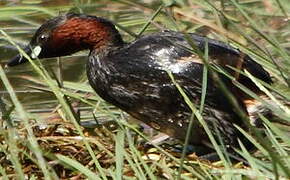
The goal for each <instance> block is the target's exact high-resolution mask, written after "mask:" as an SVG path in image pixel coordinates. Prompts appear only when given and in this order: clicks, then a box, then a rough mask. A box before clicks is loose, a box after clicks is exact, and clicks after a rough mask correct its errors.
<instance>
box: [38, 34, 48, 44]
mask: <svg viewBox="0 0 290 180" xmlns="http://www.w3.org/2000/svg"><path fill="white" fill-rule="evenodd" d="M47 39H48V35H46V34H42V35H40V37H39V41H40V42H44V41H46V40H47Z"/></svg>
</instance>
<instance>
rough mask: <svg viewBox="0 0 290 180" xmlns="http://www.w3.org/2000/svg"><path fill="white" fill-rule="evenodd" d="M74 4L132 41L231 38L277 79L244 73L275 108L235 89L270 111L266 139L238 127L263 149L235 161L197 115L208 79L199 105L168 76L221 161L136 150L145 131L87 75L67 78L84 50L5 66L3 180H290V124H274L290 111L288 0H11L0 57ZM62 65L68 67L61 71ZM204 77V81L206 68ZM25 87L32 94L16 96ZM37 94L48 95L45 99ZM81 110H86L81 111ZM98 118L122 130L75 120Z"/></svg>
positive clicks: (3, 16)
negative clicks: (156, 35) (66, 0)
mask: <svg viewBox="0 0 290 180" xmlns="http://www.w3.org/2000/svg"><path fill="white" fill-rule="evenodd" d="M7 2H8V1H7ZM162 2H163V3H164V4H162ZM55 3H56V2H55ZM4 4H5V3H4ZM68 10H73V11H77V12H84V13H89V14H93V15H97V16H104V17H107V18H108V19H111V20H113V21H114V22H117V25H118V28H119V29H120V32H121V33H122V35H124V37H125V39H126V40H128V41H130V40H134V39H135V37H137V36H138V35H141V34H148V33H151V32H155V31H160V30H162V29H173V30H179V31H182V32H198V33H200V34H202V33H204V34H205V35H207V36H208V37H211V38H214V39H219V40H222V41H225V42H229V43H231V44H232V45H234V46H235V47H237V48H239V49H240V50H242V51H243V52H245V53H247V54H249V55H250V56H252V57H253V58H255V60H256V61H257V62H258V63H259V64H261V65H262V66H263V67H264V68H265V69H267V71H269V72H270V73H271V76H272V77H273V80H274V84H273V85H268V84H265V83H263V82H260V81H259V80H257V79H255V78H254V77H252V76H251V75H250V74H248V73H246V75H247V76H248V77H249V78H251V79H252V80H253V81H254V82H255V83H256V84H257V85H258V87H259V88H260V89H261V90H262V91H264V92H265V93H266V94H267V96H268V97H269V98H270V99H272V100H273V101H274V102H276V103H275V104H269V103H268V102H266V101H263V100H262V99H261V98H259V97H258V96H257V95H256V94H255V93H254V92H251V91H250V90H249V89H247V88H246V87H244V86H243V85H241V84H239V83H238V82H236V83H235V85H236V86H237V87H239V88H240V89H241V90H243V91H244V92H246V93H247V94H249V95H250V96H251V97H253V98H255V99H257V100H259V101H261V102H262V103H263V104H264V105H265V106H268V107H269V108H270V109H272V110H273V112H274V114H275V116H276V117H275V119H270V118H266V117H263V116H261V120H262V121H263V126H264V131H265V135H266V137H264V136H263V135H261V132H260V130H259V129H256V128H250V129H251V131H250V132H246V131H244V130H243V129H241V128H239V127H237V128H238V129H239V130H240V131H241V132H242V133H243V134H244V135H245V136H246V137H247V138H248V139H249V140H250V141H251V142H252V143H253V144H254V145H255V146H256V148H257V151H256V152H249V151H248V150H247V149H246V148H245V147H244V145H243V144H242V142H241V143H240V146H241V149H237V150H236V151H237V153H239V154H240V155H241V156H242V157H243V158H244V159H245V160H246V161H247V164H245V163H243V162H235V163H233V162H230V161H229V160H228V159H229V158H228V156H229V154H228V153H227V152H225V149H224V148H223V147H221V146H218V145H217V143H216V141H217V139H215V138H214V137H213V135H212V132H211V131H210V129H209V128H208V126H207V124H206V122H205V121H204V120H203V117H202V116H201V114H202V113H201V111H202V109H203V108H202V107H203V102H204V97H205V94H206V90H205V89H206V88H205V87H206V84H207V82H206V81H204V82H203V92H202V94H203V98H202V99H203V101H202V103H201V104H193V103H192V102H191V101H190V100H189V99H188V97H186V94H185V93H184V92H183V90H182V88H180V87H179V85H178V83H176V82H175V81H174V77H173V76H172V75H171V74H169V76H170V77H171V79H172V81H173V82H174V83H175V84H176V86H177V88H178V89H179V91H180V93H181V94H182V96H183V97H184V99H185V101H186V103H187V104H188V106H189V107H190V108H191V109H192V112H193V114H194V118H192V121H191V122H192V123H197V121H198V122H199V123H201V124H202V126H203V128H204V129H205V131H206V132H207V134H208V135H209V137H210V140H211V142H212V144H213V145H214V147H215V149H216V151H217V153H218V155H219V157H220V159H221V160H220V161H216V162H208V161H204V160H202V159H200V158H198V157H195V156H193V155H191V156H187V155H186V154H185V151H183V153H182V154H180V155H176V154H175V153H173V152H168V151H166V148H165V149H164V148H162V147H159V146H155V145H154V147H153V148H150V149H149V150H148V149H144V148H143V147H142V146H140V144H139V143H140V141H148V136H147V135H144V133H143V132H140V130H139V129H138V126H137V125H136V124H134V123H133V124H132V123H131V120H130V117H129V116H128V115H126V114H125V113H124V112H121V111H120V110H119V109H117V108H116V107H114V106H112V105H109V104H107V103H106V102H104V101H103V100H102V99H101V98H100V97H98V96H97V95H96V94H95V93H94V92H93V91H92V89H91V88H90V87H89V85H88V84H87V80H86V77H85V73H84V72H81V73H79V75H80V76H79V77H78V78H75V79H73V81H71V80H70V79H69V76H70V75H67V74H70V73H69V72H70V71H73V69H71V67H70V66H71V64H70V63H76V62H77V63H79V61H84V60H83V59H85V58H84V56H86V55H85V54H84V53H79V54H77V55H73V56H72V57H70V58H62V59H61V60H58V61H54V60H45V61H42V62H38V61H31V60H30V64H31V65H29V64H28V65H25V66H23V67H21V68H15V69H10V70H9V72H8V71H7V69H3V68H2V67H3V66H2V67H0V78H1V83H2V84H1V86H2V87H0V88H1V91H2V92H3V94H2V95H1V97H0V98H1V99H0V109H1V111H0V112H1V113H0V114H1V117H2V118H1V119H0V123H1V126H0V162H1V163H0V176H2V178H3V179H15V178H16V179H24V178H25V176H28V177H29V178H31V179H33V178H35V179H38V178H44V179H60V178H72V177H74V178H87V179H160V178H163V179H193V178H196V179H289V178H290V173H289V172H290V156H289V151H290V141H289V135H290V129H289V127H288V126H285V125H281V124H280V123H277V121H278V120H280V121H281V120H284V121H286V122H288V123H289V121H290V111H289V107H287V105H285V102H289V101H290V89H289V84H290V83H289V82H290V81H289V77H290V62H289V61H290V58H289V56H290V54H289V48H290V44H289V38H290V28H289V21H290V20H289V12H290V4H289V3H288V2H287V0H263V1H262V0H247V1H237V0H229V1H224V0H205V1H198V0H176V1H170V0H164V1H152V3H147V4H145V3H143V2H142V1H140V2H139V1H129V0H117V1H110V2H108V1H93V0H91V1H90V0H87V1H77V0H76V1H72V2H71V3H70V4H54V2H51V4H50V5H49V6H44V5H43V2H41V1H35V2H32V3H29V4H17V5H15V6H12V5H10V6H9V5H6V6H4V5H2V4H0V20H1V22H2V23H3V24H4V25H1V27H0V52H1V53H0V54H1V55H0V56H1V57H2V56H3V59H5V60H6V59H8V58H9V57H11V56H12V54H13V53H11V52H9V51H8V50H7V49H8V48H7V46H8V45H12V46H14V47H17V48H18V50H19V51H20V52H21V53H23V52H22V50H21V48H19V47H18V46H17V45H16V43H26V42H27V40H29V37H27V35H29V34H31V33H33V32H34V30H35V29H36V28H37V27H38V26H39V25H40V24H41V23H42V22H43V21H44V20H45V19H47V18H50V17H52V16H55V15H57V14H58V13H59V12H60V11H61V12H63V11H64V12H65V11H68ZM287 13H288V14H287ZM287 22H288V26H287ZM31 29H33V30H31ZM24 39H25V40H24ZM189 43H190V42H189ZM193 46H194V45H193ZM193 48H194V47H193ZM9 53H10V54H11V55H10V54H9ZM5 54H7V56H6V55H5ZM24 55H25V54H24ZM201 56H203V57H204V60H205V62H207V59H208V57H207V50H206V51H205V52H201ZM71 59H74V61H72V60H71ZM66 62H68V63H66ZM4 63H5V62H4V61H1V64H4ZM84 63H85V61H84V62H81V64H84ZM57 64H62V66H61V67H57ZM51 67H52V68H51ZM77 67H79V66H77ZM78 71H79V70H78ZM207 71H215V72H217V73H224V72H222V71H221V70H219V69H217V68H216V67H211V66H209V67H205V71H204V72H207ZM220 71H221V72H220ZM237 71H238V70H237ZM52 72H54V73H52ZM62 76H63V77H62ZM203 77H204V79H206V77H207V73H204V74H203ZM229 78H232V77H229ZM20 90H24V91H27V93H25V94H24V93H19V92H20ZM32 90H34V91H36V92H37V93H38V94H39V95H38V96H37V97H36V98H35V99H39V100H36V101H31V98H32V97H34V96H35V94H33V93H32V92H30V91H32ZM225 91H226V92H227V89H226V88H225ZM278 94H279V95H281V96H279V97H278V96H277V95H278ZM41 96H50V98H49V99H45V98H44V99H40V97H41ZM229 98H230V99H231V96H229ZM205 101H206V99H205ZM234 104H235V102H233V105H234ZM288 105H289V104H288ZM233 107H234V106H233ZM76 109H79V110H80V113H76V112H75V110H76ZM241 116H243V115H241ZM93 119H96V121H97V122H98V123H100V124H105V123H110V122H112V121H113V122H117V124H118V127H117V128H116V129H115V130H108V129H106V128H104V127H102V126H101V127H100V128H98V129H89V128H83V127H81V126H80V125H79V123H78V122H79V121H84V120H93ZM274 120H275V121H274ZM142 139H143V140H142ZM187 139H188V138H187ZM185 144H186V143H185ZM185 146H186V145H185Z"/></svg>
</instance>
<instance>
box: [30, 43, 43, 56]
mask: <svg viewBox="0 0 290 180" xmlns="http://www.w3.org/2000/svg"><path fill="white" fill-rule="evenodd" d="M40 52H41V47H40V46H36V47H35V48H34V49H33V50H32V53H31V55H30V56H31V58H32V59H36V58H37V57H38V55H39V54H40Z"/></svg>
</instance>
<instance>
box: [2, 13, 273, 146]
mask: <svg viewBox="0 0 290 180" xmlns="http://www.w3.org/2000/svg"><path fill="white" fill-rule="evenodd" d="M189 41H190V42H189ZM192 43H193V44H194V45H192ZM206 49H207V50H208V63H206V62H205V60H204V59H203V58H202V57H201V56H200V52H205V50H206ZM82 50H89V51H90V52H89V55H88V58H87V64H86V72H87V77H88V80H89V84H90V85H91V87H92V88H93V89H94V90H95V92H96V93H97V94H98V95H99V96H100V97H101V98H103V99H104V100H105V101H107V102H108V103H110V104H113V105H115V106H116V107H118V108H120V109H121V110H123V111H125V112H126V113H128V114H129V115H131V116H132V117H134V118H136V119H137V120H140V121H141V122H143V123H145V124H147V125H149V126H150V127H152V128H153V129H156V130H158V131H160V132H163V133H165V134H167V135H169V136H171V137H173V138H176V139H178V140H180V141H184V140H185V138H186V133H187V129H188V127H189V123H190V120H191V119H192V114H193V111H192V109H191V108H190V107H189V105H188V103H187V102H186V101H185V99H186V98H188V99H189V100H190V102H191V103H192V104H195V105H196V107H199V105H200V103H201V96H202V91H203V77H204V76H203V73H204V68H205V66H207V67H213V68H211V69H222V72H221V71H217V70H212V71H209V72H208V76H207V84H206V94H205V102H204V105H203V111H202V112H201V115H202V117H203V119H204V120H205V122H206V123H207V125H208V127H209V129H210V130H211V131H212V133H213V135H214V137H216V138H217V137H221V139H222V143H224V144H225V145H226V146H230V147H237V146H238V139H245V137H243V135H242V134H241V133H240V132H239V131H238V130H237V128H236V127H235V126H236V125H237V126H240V127H241V128H244V129H247V123H245V121H244V120H243V118H241V116H240V115H239V112H238V110H237V108H234V107H233V104H232V103H231V101H230V100H229V98H228V97H227V93H230V94H232V97H233V98H234V100H235V101H236V102H237V104H238V109H239V111H241V112H243V113H244V114H246V115H247V116H250V113H251V112H249V106H251V107H252V106H253V104H255V99H253V98H252V97H250V96H249V95H247V94H246V93H245V92H243V91H242V90H240V89H239V88H238V87H236V85H235V82H236V83H237V82H238V83H240V84H242V85H243V86H245V87H246V88H248V89H249V90H251V91H253V92H255V93H256V94H257V95H260V96H263V95H264V93H263V92H262V91H261V90H260V89H259V88H258V87H257V85H256V84H255V83H254V82H252V81H251V79H249V78H248V77H247V76H246V75H244V74H243V73H240V72H245V71H247V72H249V73H250V74H251V75H252V76H253V77H255V78H257V79H259V80H261V81H264V82H265V83H269V84H271V83H272V79H271V76H270V74H269V73H268V72H267V71H266V70H265V69H264V68H263V67H262V66H261V65H260V64H258V63H257V62H256V61H255V60H254V59H252V58H251V57H250V56H249V55H247V54H245V53H243V52H241V51H240V50H238V49H236V48H234V47H232V46H230V45H228V44H226V43H224V42H221V41H218V40H214V39H210V38H207V37H205V36H201V35H198V34H195V33H186V34H185V33H182V32H177V31H172V30H164V31H160V32H155V33H152V34H148V35H143V36H140V37H138V38H136V39H135V40H134V41H132V42H125V41H124V40H123V38H122V36H121V34H120V33H119V31H118V29H117V28H116V26H115V25H114V23H113V22H111V21H110V20H107V19H105V18H103V17H96V16H92V15H86V14H78V13H66V14H62V15H59V16H57V17H54V18H52V19H49V20H47V21H46V22H44V24H42V25H41V26H40V27H39V29H38V30H37V31H36V32H35V34H34V36H33V37H32V39H31V41H30V43H29V44H28V45H27V46H26V47H25V48H24V51H25V52H26V54H28V55H29V56H30V58H31V59H43V58H52V57H61V56H66V55H71V54H73V53H76V52H78V51H82ZM27 61H28V60H27V59H26V58H25V57H24V56H22V55H21V54H18V55H16V56H15V57H13V58H12V59H11V60H10V61H9V62H8V63H7V66H8V67H13V66H16V65H19V64H22V63H25V62H27ZM239 71H240V72H239ZM170 74H171V75H172V76H170ZM229 76H230V77H232V78H229ZM216 77H218V79H217V78H216ZM221 84H223V85H224V87H226V89H227V92H224V90H223V88H222V87H221V86H222V85H221ZM177 85H178V86H179V87H180V88H181V90H182V91H181V90H180V89H179V88H178V87H177ZM182 92H184V94H185V95H184V94H182ZM193 120H194V123H193V125H192V130H191V133H190V134H189V138H188V140H189V143H190V144H192V145H205V146H208V144H211V141H210V139H209V138H208V135H207V133H206V131H205V130H204V128H203V126H202V125H201V124H200V123H198V121H196V119H194V118H193Z"/></svg>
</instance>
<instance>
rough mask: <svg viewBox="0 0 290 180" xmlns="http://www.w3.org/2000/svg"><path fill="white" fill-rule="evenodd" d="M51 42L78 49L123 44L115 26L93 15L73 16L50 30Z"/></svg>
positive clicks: (95, 48)
mask: <svg viewBox="0 0 290 180" xmlns="http://www.w3.org/2000/svg"><path fill="white" fill-rule="evenodd" d="M52 37H53V38H52V40H51V41H52V44H54V45H56V46H59V47H66V48H68V49H74V51H80V50H84V49H89V50H91V51H96V52H99V51H103V50H105V49H108V48H110V47H116V46H121V45H123V44H124V42H123V40H122V37H121V35H120V34H119V32H118V30H117V29H116V28H115V26H114V25H113V24H112V23H111V22H110V21H108V20H106V19H103V18H99V17H93V16H84V17H82V16H74V17H70V18H68V19H67V20H66V21H65V22H64V23H63V24H61V25H60V26H58V27H57V28H56V29H54V30H53V31H52Z"/></svg>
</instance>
